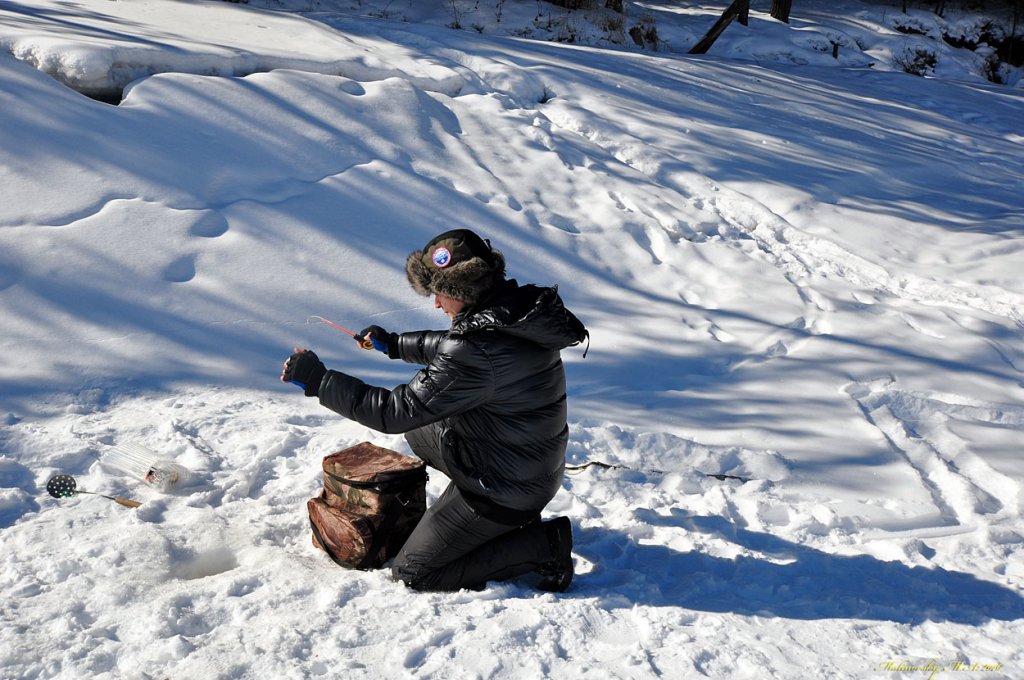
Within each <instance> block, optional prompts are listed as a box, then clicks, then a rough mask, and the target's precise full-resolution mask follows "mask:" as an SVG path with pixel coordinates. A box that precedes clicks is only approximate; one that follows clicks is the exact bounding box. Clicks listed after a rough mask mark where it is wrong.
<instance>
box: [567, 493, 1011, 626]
mask: <svg viewBox="0 0 1024 680" xmlns="http://www.w3.org/2000/svg"><path fill="white" fill-rule="evenodd" d="M638 514H639V518H640V519H642V520H643V521H645V522H648V523H650V524H652V525H659V524H660V525H669V526H674V527H680V528H683V529H686V530H687V531H690V532H699V533H703V534H714V535H716V536H717V537H718V538H721V539H723V540H727V541H729V542H731V543H734V544H736V545H737V546H739V547H742V548H745V549H747V550H749V551H752V552H754V553H759V554H760V555H763V557H762V556H755V555H740V556H738V557H735V558H731V559H729V558H724V557H715V556H712V555H707V554H703V553H700V552H697V551H691V552H686V553H683V552H679V551H677V550H673V549H671V548H668V547H666V546H661V545H640V544H636V543H635V542H634V541H633V540H631V539H630V538H629V537H628V536H626V535H625V534H623V533H621V532H618V531H611V530H607V529H588V530H584V531H582V532H580V539H581V540H580V541H579V544H578V546H577V549H576V550H577V553H578V554H580V555H583V556H585V557H586V558H587V559H589V560H591V561H593V562H595V563H596V564H597V565H598V566H597V568H596V570H595V571H594V572H593V573H591V574H583V575H581V576H580V577H579V578H578V580H577V581H576V582H575V583H574V586H573V590H572V591H570V592H571V593H572V594H574V595H576V596H580V597H593V596H594V595H600V594H602V593H611V592H614V593H616V594H617V595H615V596H613V595H608V600H609V602H608V605H610V606H612V607H614V606H618V605H617V603H618V602H622V603H623V606H633V605H634V604H646V605H653V606H679V607H685V608H687V609H692V610H696V611H705V612H722V613H726V612H731V613H734V614H741V615H745V616H775V617H782V618H788V619H803V620H811V619H836V618H841V619H842V618H849V619H867V620H877V621H893V622H896V623H907V624H920V623H923V622H925V621H949V622H953V623H962V624H967V625H979V624H982V623H984V622H986V621H988V620H991V619H997V620H1002V621H1012V620H1017V619H1022V618H1024V598H1022V597H1021V595H1020V594H1019V593H1016V592H1014V591H1012V590H1010V589H1008V588H1005V587H1003V586H1001V585H998V584H996V583H991V582H988V581H984V580H981V579H978V578H976V577H975V576H973V575H971V574H965V573H960V572H955V571H948V570H946V569H942V568H938V567H935V568H926V567H911V566H907V565H906V564H903V563H901V562H886V561H882V560H879V559H877V558H874V557H871V556H869V555H852V556H846V555H834V554H830V553H827V552H823V551H821V550H816V549H814V548H809V547H807V546H802V545H799V544H796V543H792V542H790V541H786V540H783V539H781V538H778V537H776V536H772V535H770V534H765V533H759V532H755V531H749V530H747V529H742V528H739V527H736V526H735V525H733V524H731V523H730V522H728V521H727V520H725V519H723V518H721V517H701V516H690V515H686V514H685V513H683V512H681V511H674V512H673V514H672V515H671V516H663V515H658V514H656V513H654V512H650V511H646V512H641V513H638ZM619 595H621V597H619ZM627 602H628V605H627Z"/></svg>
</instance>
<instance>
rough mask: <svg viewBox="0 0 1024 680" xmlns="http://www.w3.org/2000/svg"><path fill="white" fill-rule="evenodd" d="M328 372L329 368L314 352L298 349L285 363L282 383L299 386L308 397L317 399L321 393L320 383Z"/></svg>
mask: <svg viewBox="0 0 1024 680" xmlns="http://www.w3.org/2000/svg"><path fill="white" fill-rule="evenodd" d="M326 372H327V367H325V366H324V364H323V362H322V361H320V358H319V357H317V355H316V354H315V353H314V352H311V351H309V350H308V349H302V348H300V347H296V348H295V352H294V354H292V355H291V356H290V357H288V360H287V361H285V362H284V369H283V370H282V371H281V382H290V383H292V384H293V385H298V386H299V387H301V388H302V391H303V392H305V394H306V396H307V397H315V396H317V395H318V394H319V392H320V383H321V382H323V379H324V374H325V373H326Z"/></svg>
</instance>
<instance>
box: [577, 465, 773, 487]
mask: <svg viewBox="0 0 1024 680" xmlns="http://www.w3.org/2000/svg"><path fill="white" fill-rule="evenodd" d="M589 467H597V468H601V469H602V470H629V471H631V472H642V473H645V474H653V475H667V474H668V472H667V471H665V470H642V469H640V468H634V467H630V466H628V465H615V464H613V463H605V462H603V461H600V460H591V461H588V462H586V463H581V464H580V465H566V466H565V471H566V472H567V473H569V474H576V473H580V472H583V471H584V470H586V469H587V468H589ZM696 472H699V473H700V474H702V475H704V476H705V477H713V478H715V479H717V480H718V481H720V482H724V481H726V480H730V479H731V480H735V481H737V482H739V483H740V484H746V483H747V482H752V481H754V480H753V478H752V477H741V476H739V475H726V474H718V473H714V472H701V471H700V470H696Z"/></svg>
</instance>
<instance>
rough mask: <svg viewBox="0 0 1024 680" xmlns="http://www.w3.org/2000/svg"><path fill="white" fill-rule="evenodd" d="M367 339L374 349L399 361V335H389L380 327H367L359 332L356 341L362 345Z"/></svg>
mask: <svg viewBox="0 0 1024 680" xmlns="http://www.w3.org/2000/svg"><path fill="white" fill-rule="evenodd" d="M366 338H369V339H370V342H372V343H373V348H374V349H375V350H377V351H378V352H384V354H387V355H388V356H389V357H391V358H392V359H398V358H399V357H398V333H388V332H387V331H386V330H384V329H383V328H381V327H380V326H367V327H366V328H364V329H363V330H361V331H359V335H357V336H356V340H357V341H359V342H360V343H362V342H363V341H364V340H366Z"/></svg>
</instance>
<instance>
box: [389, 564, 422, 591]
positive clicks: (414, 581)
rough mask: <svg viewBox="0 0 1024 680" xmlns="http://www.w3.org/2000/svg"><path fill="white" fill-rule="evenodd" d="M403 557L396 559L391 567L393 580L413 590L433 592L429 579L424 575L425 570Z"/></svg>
mask: <svg viewBox="0 0 1024 680" xmlns="http://www.w3.org/2000/svg"><path fill="white" fill-rule="evenodd" d="M401 557H402V555H399V556H398V557H397V558H395V561H394V562H393V563H392V565H391V578H393V579H394V580H396V581H401V582H402V583H404V584H405V585H406V586H408V587H409V588H412V589H413V590H431V588H430V585H429V578H427V576H426V575H425V574H424V571H423V569H422V568H421V567H417V566H414V565H412V564H410V563H409V562H408V561H406V560H403V559H401Z"/></svg>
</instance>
